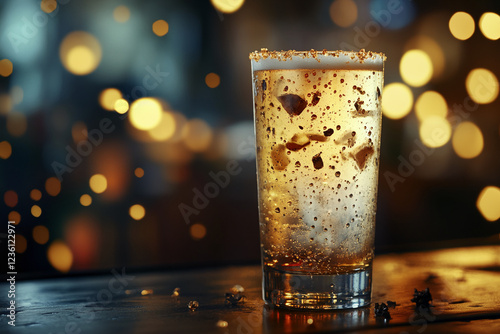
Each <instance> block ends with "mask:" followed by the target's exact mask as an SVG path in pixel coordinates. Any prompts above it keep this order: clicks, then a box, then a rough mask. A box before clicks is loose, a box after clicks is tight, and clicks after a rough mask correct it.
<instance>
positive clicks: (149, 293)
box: [141, 289, 153, 296]
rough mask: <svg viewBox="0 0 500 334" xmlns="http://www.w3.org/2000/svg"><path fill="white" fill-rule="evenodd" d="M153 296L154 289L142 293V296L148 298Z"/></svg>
mask: <svg viewBox="0 0 500 334" xmlns="http://www.w3.org/2000/svg"><path fill="white" fill-rule="evenodd" d="M152 294H153V290H152V289H144V290H142V291H141V295H142V296H147V295H152Z"/></svg>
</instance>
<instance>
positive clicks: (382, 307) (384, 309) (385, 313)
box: [375, 303, 391, 320]
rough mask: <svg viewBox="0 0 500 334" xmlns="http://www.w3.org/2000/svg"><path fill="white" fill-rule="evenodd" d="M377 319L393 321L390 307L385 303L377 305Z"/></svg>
mask: <svg viewBox="0 0 500 334" xmlns="http://www.w3.org/2000/svg"><path fill="white" fill-rule="evenodd" d="M375 318H384V319H386V320H389V319H391V313H390V312H389V307H388V306H387V305H386V304H385V303H382V304H379V303H375Z"/></svg>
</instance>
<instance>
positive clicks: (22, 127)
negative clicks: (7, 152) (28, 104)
mask: <svg viewBox="0 0 500 334" xmlns="http://www.w3.org/2000/svg"><path fill="white" fill-rule="evenodd" d="M27 128H28V122H27V120H26V116H25V115H24V114H22V113H20V112H10V113H9V114H8V115H7V131H8V132H9V133H10V134H11V135H12V136H14V137H21V136H22V135H24V134H25V132H26V129H27Z"/></svg>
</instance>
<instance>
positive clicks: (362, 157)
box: [353, 145, 374, 170]
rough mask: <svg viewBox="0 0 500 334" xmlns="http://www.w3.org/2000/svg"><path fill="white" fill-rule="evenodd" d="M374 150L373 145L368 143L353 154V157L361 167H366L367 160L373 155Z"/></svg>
mask: <svg viewBox="0 0 500 334" xmlns="http://www.w3.org/2000/svg"><path fill="white" fill-rule="evenodd" d="M373 152H374V150H373V146H369V145H368V146H364V147H362V148H361V149H360V150H358V151H357V152H356V153H354V154H353V158H354V160H355V161H356V163H357V164H358V167H359V169H361V170H363V169H365V165H366V161H367V160H368V158H370V157H371V156H372V154H373Z"/></svg>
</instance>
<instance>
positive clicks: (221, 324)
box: [215, 320, 229, 328]
mask: <svg viewBox="0 0 500 334" xmlns="http://www.w3.org/2000/svg"><path fill="white" fill-rule="evenodd" d="M215 325H216V326H217V327H219V328H226V327H227V326H229V324H228V323H227V321H225V320H219V321H217V323H216V324H215Z"/></svg>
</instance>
